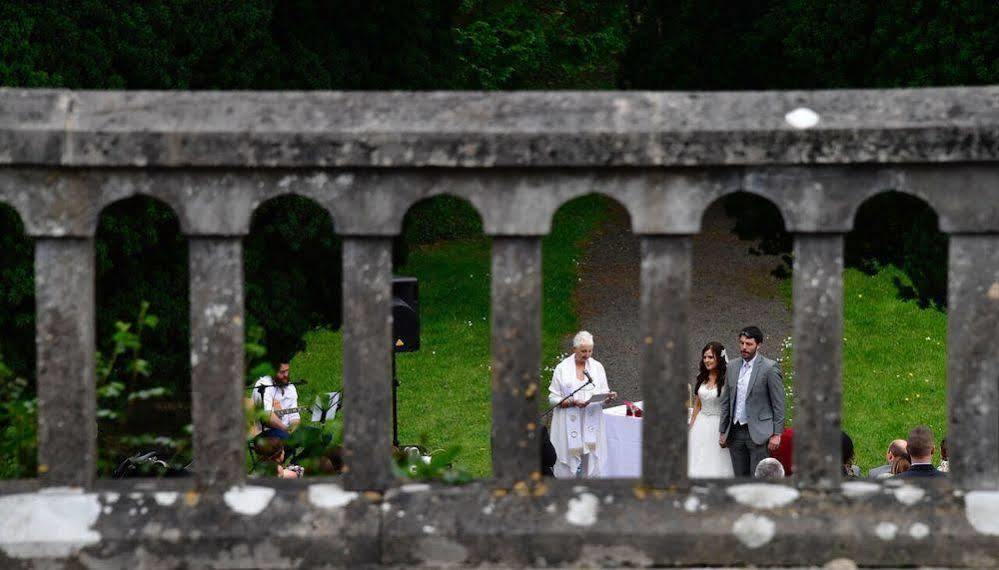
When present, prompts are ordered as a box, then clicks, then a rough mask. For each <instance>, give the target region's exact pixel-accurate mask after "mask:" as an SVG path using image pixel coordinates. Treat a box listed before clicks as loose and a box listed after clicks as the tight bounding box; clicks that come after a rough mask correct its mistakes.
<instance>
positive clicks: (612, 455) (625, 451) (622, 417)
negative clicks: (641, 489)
mask: <svg viewBox="0 0 999 570" xmlns="http://www.w3.org/2000/svg"><path fill="white" fill-rule="evenodd" d="M635 405H636V406H638V407H639V408H641V407H642V402H635ZM604 429H605V430H607V461H606V463H605V464H604V473H603V475H602V477H604V478H605V479H611V478H613V479H637V478H639V477H641V476H642V418H636V417H634V416H629V415H628V406H614V407H613V408H604Z"/></svg>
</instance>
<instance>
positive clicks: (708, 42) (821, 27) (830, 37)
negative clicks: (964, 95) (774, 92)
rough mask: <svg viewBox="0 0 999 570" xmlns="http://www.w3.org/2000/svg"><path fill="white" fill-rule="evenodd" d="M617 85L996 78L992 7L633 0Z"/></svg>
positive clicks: (997, 39) (711, 86) (899, 0)
mask: <svg viewBox="0 0 999 570" xmlns="http://www.w3.org/2000/svg"><path fill="white" fill-rule="evenodd" d="M629 3H630V4H631V5H632V6H633V8H632V11H631V14H632V22H633V28H632V30H631V35H630V42H629V45H628V49H627V52H626V53H625V54H624V57H623V58H622V63H621V72H620V76H619V77H620V80H619V86H620V87H624V88H629V89H635V88H640V89H684V90H686V89H708V90H717V89H725V90H729V89H823V88H839V87H924V86H929V85H980V84H986V83H996V82H997V79H999V57H997V55H999V27H997V26H996V25H995V22H997V21H999V4H997V3H995V2H988V1H972V2H909V1H906V0H890V1H888V2H868V1H866V0H831V1H830V0H778V1H772V0H771V1H765V0H749V1H744V2H724V1H721V0H714V1H702V0H679V1H676V2H660V1H658V0H632V1H631V2H629Z"/></svg>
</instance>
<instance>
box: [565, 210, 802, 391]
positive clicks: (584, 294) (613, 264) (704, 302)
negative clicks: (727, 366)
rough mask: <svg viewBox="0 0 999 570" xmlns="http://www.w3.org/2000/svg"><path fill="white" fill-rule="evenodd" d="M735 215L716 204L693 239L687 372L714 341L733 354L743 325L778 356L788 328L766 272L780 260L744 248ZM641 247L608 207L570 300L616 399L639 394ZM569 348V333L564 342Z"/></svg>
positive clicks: (623, 215) (772, 355)
mask: <svg viewBox="0 0 999 570" xmlns="http://www.w3.org/2000/svg"><path fill="white" fill-rule="evenodd" d="M732 226H733V220H732V219H730V218H728V217H727V216H726V215H725V211H724V208H723V206H722V204H720V203H716V204H715V205H714V206H712V208H711V209H710V210H708V212H707V213H706V214H705V216H704V226H703V228H702V232H701V233H700V234H699V235H698V236H696V237H695V238H694V270H693V278H692V279H693V282H692V285H693V288H692V291H693V298H692V304H693V310H692V312H691V322H690V329H689V338H690V357H689V362H690V371H691V372H690V377H691V380H693V378H694V376H695V375H696V374H697V366H698V362H699V359H700V350H701V347H703V346H704V345H705V344H706V343H707V342H708V341H711V340H717V341H719V342H721V343H722V344H724V345H725V346H726V347H728V355H729V358H730V359H731V358H735V357H737V356H738V348H737V346H736V344H737V338H736V335H737V334H738V332H739V330H740V329H741V328H742V327H744V326H747V325H750V324H755V325H757V326H759V327H760V328H761V329H763V334H764V337H765V340H764V344H763V353H764V354H766V355H767V356H769V357H770V358H775V357H777V356H779V355H778V354H776V352H777V350H778V347H779V346H780V341H781V340H782V339H784V338H786V337H788V336H790V334H791V313H790V311H789V310H788V308H787V306H786V304H785V303H784V300H783V299H782V298H781V296H780V292H779V290H778V281H777V279H775V278H774V277H772V276H771V275H770V272H771V271H772V270H773V269H774V268H775V267H777V265H778V263H779V259H778V258H777V257H773V256H759V255H751V254H749V248H750V247H751V246H752V245H753V244H752V242H744V241H740V240H739V238H738V237H736V236H735V235H734V234H733V233H732ZM639 259H640V247H639V243H638V239H637V237H636V236H634V235H633V234H631V232H630V231H629V230H628V217H627V214H626V213H625V212H624V211H623V210H619V209H614V210H612V212H611V214H609V217H608V220H607V222H606V223H605V225H604V227H603V228H602V229H601V230H600V233H599V234H598V235H597V236H596V237H595V239H594V241H593V243H592V245H591V246H590V248H589V251H588V252H587V253H586V255H585V256H584V258H583V266H582V276H581V277H582V280H581V282H580V286H579V287H578V288H577V291H576V306H577V307H578V309H579V315H580V321H581V323H582V326H583V328H584V329H585V330H588V331H590V332H591V333H593V336H594V338H595V341H596V347H595V350H594V357H595V358H596V359H597V360H599V361H600V362H602V363H603V364H604V366H605V367H606V369H607V376H608V381H609V383H610V385H611V388H612V389H614V390H617V391H618V392H619V393H620V395H621V398H622V399H626V400H632V401H635V400H641V399H642V398H641V395H640V391H639V387H638V340H639V334H638V309H639ZM567 346H571V339H569V340H568V341H567Z"/></svg>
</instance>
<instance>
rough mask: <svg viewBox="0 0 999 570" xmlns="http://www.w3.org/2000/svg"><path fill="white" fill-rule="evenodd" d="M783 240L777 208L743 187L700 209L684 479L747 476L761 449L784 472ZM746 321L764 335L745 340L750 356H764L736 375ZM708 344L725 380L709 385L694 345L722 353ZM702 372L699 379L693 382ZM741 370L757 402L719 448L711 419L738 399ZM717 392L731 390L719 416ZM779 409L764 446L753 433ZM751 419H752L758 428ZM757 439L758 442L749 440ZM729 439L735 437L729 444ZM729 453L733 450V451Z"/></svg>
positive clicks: (787, 246)
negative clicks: (773, 388)
mask: <svg viewBox="0 0 999 570" xmlns="http://www.w3.org/2000/svg"><path fill="white" fill-rule="evenodd" d="M791 247H792V239H791V235H790V234H789V233H788V232H787V230H786V226H785V223H784V219H783V216H782V215H781V212H780V210H779V209H778V208H777V206H776V205H775V204H774V203H773V202H771V201H769V200H767V199H766V198H763V197H761V196H757V195H754V194H750V193H747V192H736V193H733V194H729V195H726V196H724V197H722V198H720V199H718V200H716V201H715V202H713V203H712V204H711V205H710V206H709V207H708V208H707V209H706V210H705V212H704V214H703V216H702V221H701V232H700V233H699V234H698V235H696V236H694V239H693V262H692V265H693V267H692V273H691V306H690V317H689V321H688V323H689V324H688V338H689V346H688V348H689V350H690V357H689V358H690V360H689V362H690V378H691V385H690V408H691V418H692V421H693V424H692V425H691V429H690V432H689V437H688V463H687V468H688V474H689V475H690V477H692V478H698V479H699V478H728V477H732V476H748V477H752V476H754V475H755V471H756V466H757V465H758V464H759V462H760V460H761V458H763V457H766V456H767V455H772V456H773V457H775V458H776V459H778V460H779V461H780V463H781V465H782V466H783V468H784V471H785V476H790V475H791V474H792V473H793V465H792V462H791V459H790V457H791V453H790V450H791V448H792V444H791V442H792V437H793V418H794V405H793V390H792V382H793V378H794V370H793V367H792V358H791V357H792V354H791V334H792V320H791V279H790V276H791V270H792V259H791ZM747 327H757V328H758V329H759V332H761V333H762V337H763V342H762V343H756V342H755V341H754V343H753V344H754V345H756V347H755V348H756V353H757V355H761V356H763V357H764V360H759V359H758V358H755V357H754V359H753V361H752V362H753V363H752V364H751V365H750V367H748V368H746V371H745V373H743V366H744V364H745V360H744V359H743V357H742V355H741V354H740V332H742V331H743V330H744V329H746V328H747ZM709 343H718V344H720V345H721V346H723V347H724V359H723V360H725V361H726V362H725V363H724V364H725V373H724V374H719V376H721V377H724V386H725V388H723V389H721V390H719V389H717V380H715V381H714V384H715V385H716V388H715V389H710V388H709V387H708V386H710V385H711V384H712V382H711V380H710V372H708V373H707V374H706V375H705V373H704V372H702V370H701V364H702V359H703V352H705V351H707V352H710V353H711V355H712V356H716V355H715V353H716V352H721V351H720V349H718V348H715V349H711V350H706V349H707V348H708V345H709ZM715 360H716V361H717V360H718V359H717V358H716V359H715ZM765 361H767V362H768V361H773V362H774V363H776V368H774V370H779V371H780V374H778V375H774V374H773V373H771V372H769V370H771V364H769V362H768V363H767V364H765V365H764V362H765ZM706 366H707V365H706ZM719 368H720V361H719ZM719 372H721V371H720V370H719ZM702 375H703V376H704V378H702V379H701V381H700V382H699V381H698V380H699V378H698V377H699V376H702ZM743 376H745V378H744V381H743V383H742V385H745V386H747V388H748V392H747V393H748V394H749V397H750V398H752V399H753V400H754V403H753V405H757V404H758V405H760V406H762V407H761V411H760V412H759V413H757V414H755V416H754V417H749V414H747V415H746V417H745V419H746V420H747V422H748V424H747V425H748V426H749V428H750V429H749V430H744V431H741V432H739V433H738V434H736V433H735V432H736V431H738V430H736V429H735V428H733V429H732V430H728V436H727V438H728V439H727V441H726V445H728V448H727V449H722V448H721V447H719V445H718V431H719V430H718V427H717V426H719V425H720V422H721V418H724V417H726V415H728V416H729V417H732V416H733V411H732V408H731V402H734V401H736V399H737V397H738V390H737V388H738V386H740V378H741V377H743ZM770 382H773V383H777V382H779V383H781V384H782V385H783V386H782V388H783V393H784V399H783V401H773V399H772V398H770V397H769V395H768V391H767V390H766V387H767V385H768V383H770ZM726 392H727V393H728V394H726ZM726 395H728V396H730V397H729V399H728V401H729V406H730V409H729V411H728V413H727V414H726V413H725V412H724V410H722V405H723V403H724V402H725V401H726V398H725V396H726ZM780 408H783V409H782V410H781V409H780ZM764 410H765V411H764ZM694 412H696V414H695V413H694ZM781 413H783V415H784V422H783V424H784V430H783V433H782V437H781V445H780V447H779V448H778V449H777V450H776V451H774V452H773V453H769V452H768V449H767V441H764V440H766V438H765V437H764V436H763V435H761V434H763V432H768V433H769V432H771V431H776V428H773V427H771V428H767V425H766V424H767V422H768V421H769V422H771V423H772V424H773V425H779V423H780V422H778V421H777V419H776V418H777V417H778V416H779V414H781ZM768 416H772V417H771V419H770V420H766V421H765V420H762V419H761V418H763V417H768ZM699 422H701V423H702V425H698V423H699ZM754 423H759V425H758V426H756V428H758V429H756V428H754V426H753V424H754ZM750 430H752V431H750ZM768 430H769V431H768ZM747 432H749V433H747ZM754 432H755V435H753V433H754ZM789 436H791V437H789ZM757 439H760V440H761V441H764V442H763V443H762V444H761V443H760V442H759V441H754V440H757ZM736 440H739V441H741V442H742V443H740V444H739V447H738V449H737V450H735V451H733V444H734V442H735V441H736ZM750 442H751V443H750ZM754 445H755V446H756V447H755V448H754V447H753V446H754ZM733 453H738V457H737V458H733V457H732V455H733ZM726 461H728V462H729V463H728V464H726ZM737 468H738V469H737Z"/></svg>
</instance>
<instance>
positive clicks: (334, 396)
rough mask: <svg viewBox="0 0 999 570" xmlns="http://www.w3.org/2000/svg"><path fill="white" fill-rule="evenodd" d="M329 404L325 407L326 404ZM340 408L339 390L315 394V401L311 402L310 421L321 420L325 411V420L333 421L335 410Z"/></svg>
mask: <svg viewBox="0 0 999 570" xmlns="http://www.w3.org/2000/svg"><path fill="white" fill-rule="evenodd" d="M327 403H328V404H329V406H328V407H327V405H326V404H327ZM339 409H340V392H329V393H326V394H319V395H318V396H316V401H315V403H313V404H312V421H314V422H318V421H322V420H323V412H324V411H325V412H326V418H325V421H328V422H330V421H333V419H334V418H336V413H337V410H339Z"/></svg>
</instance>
